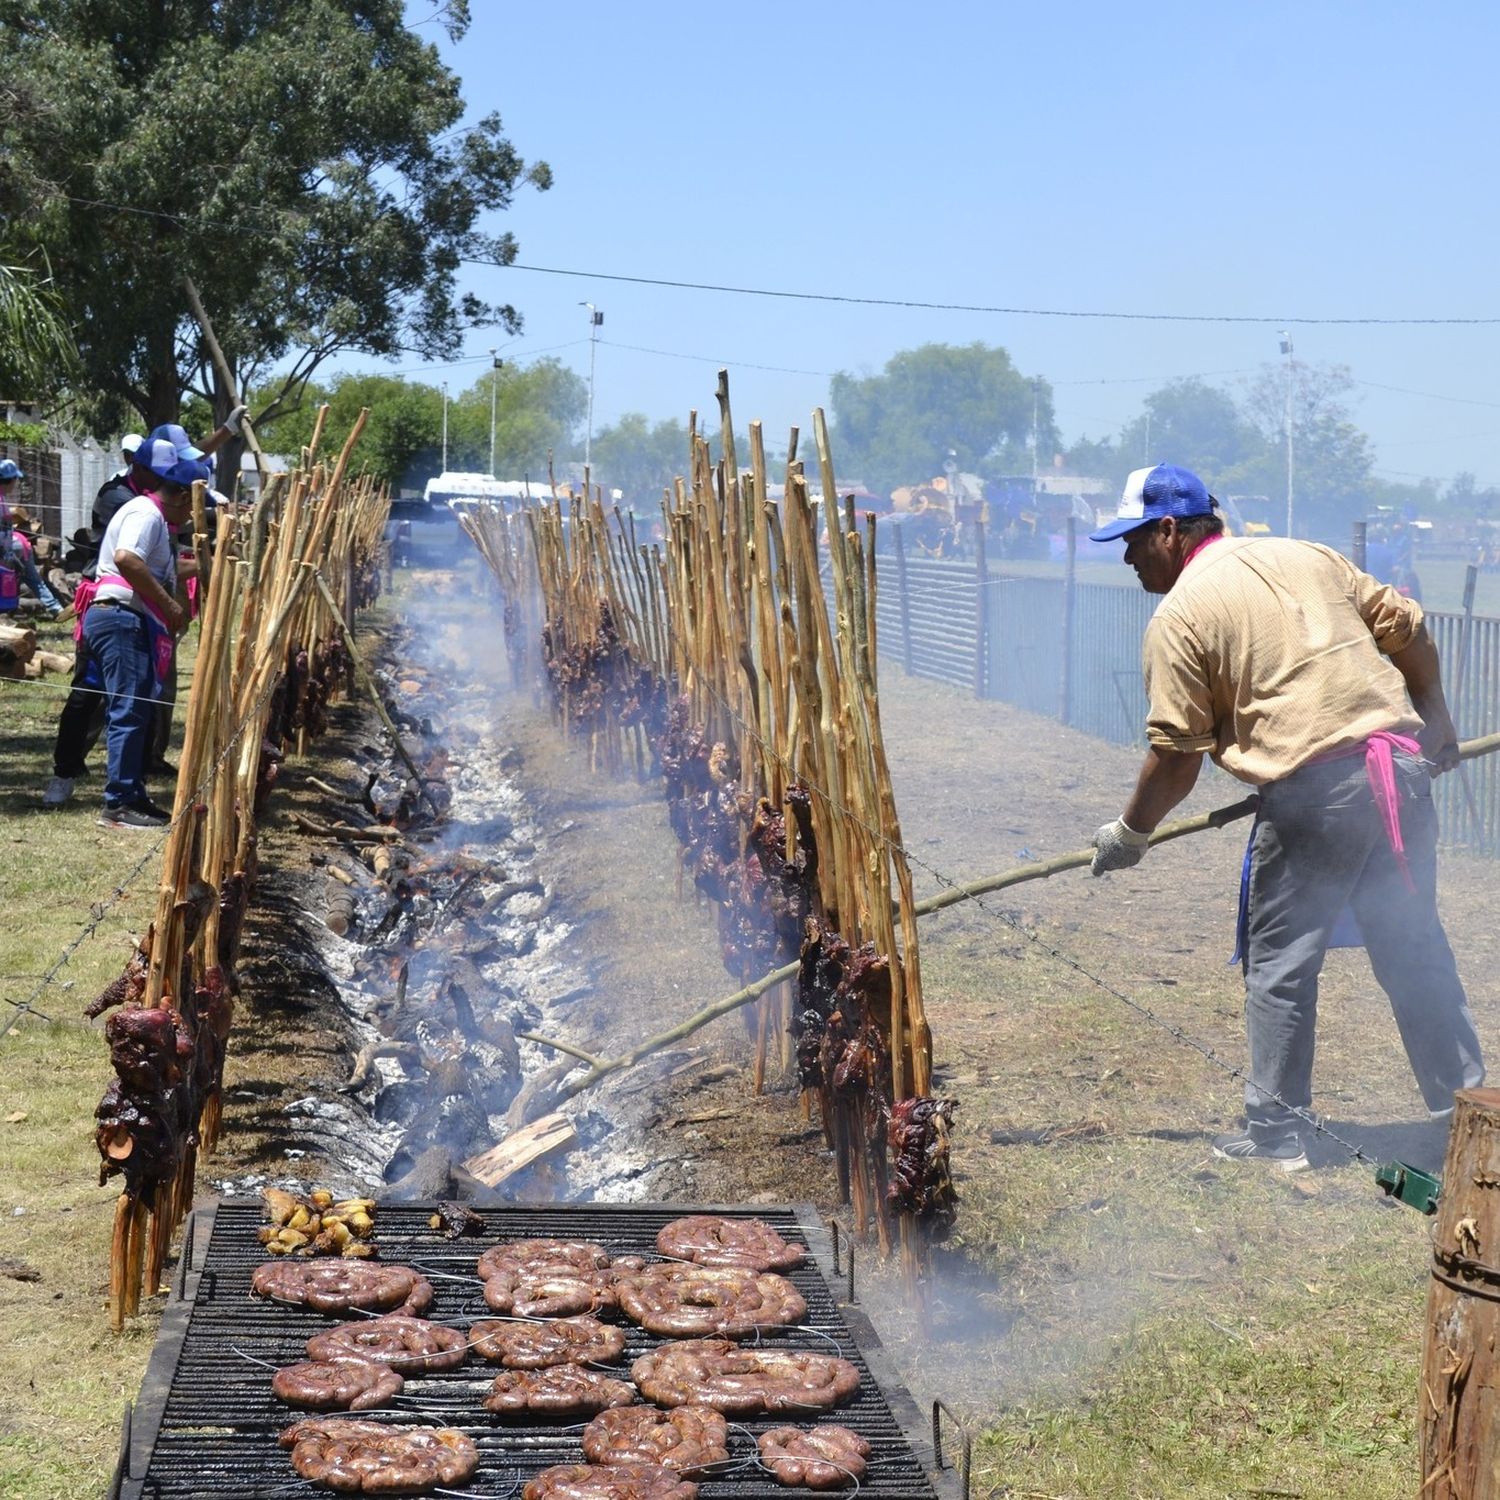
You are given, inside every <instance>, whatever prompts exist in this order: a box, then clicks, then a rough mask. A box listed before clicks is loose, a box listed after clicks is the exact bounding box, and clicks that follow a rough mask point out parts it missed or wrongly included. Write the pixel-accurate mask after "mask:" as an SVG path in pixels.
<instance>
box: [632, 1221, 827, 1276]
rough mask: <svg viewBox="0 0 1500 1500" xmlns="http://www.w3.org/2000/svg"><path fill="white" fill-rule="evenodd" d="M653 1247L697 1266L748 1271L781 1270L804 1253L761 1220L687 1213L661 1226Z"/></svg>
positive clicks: (792, 1264)
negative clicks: (681, 1217) (684, 1216)
mask: <svg viewBox="0 0 1500 1500" xmlns="http://www.w3.org/2000/svg"><path fill="white" fill-rule="evenodd" d="M656 1248H657V1249H658V1250H660V1251H661V1253H662V1254H663V1255H670V1256H673V1257H674V1258H675V1259H677V1260H690V1261H692V1262H694V1263H695V1264H697V1265H700V1266H738V1267H743V1268H747V1269H749V1270H752V1271H785V1270H788V1269H790V1268H791V1267H792V1266H798V1265H801V1264H802V1260H803V1257H804V1255H805V1254H806V1252H805V1251H804V1250H803V1248H802V1246H801V1245H789V1244H788V1243H787V1242H786V1241H785V1240H784V1239H782V1237H781V1236H780V1235H779V1234H778V1233H777V1232H776V1230H775V1229H773V1228H772V1227H771V1225H769V1224H767V1223H766V1221H765V1220H764V1219H730V1218H721V1217H719V1216H716V1215H714V1214H689V1215H688V1216H687V1217H686V1218H684V1219H673V1220H672V1222H671V1223H670V1224H666V1225H663V1226H662V1228H661V1229H660V1230H659V1231H658V1233H657V1236H656Z"/></svg>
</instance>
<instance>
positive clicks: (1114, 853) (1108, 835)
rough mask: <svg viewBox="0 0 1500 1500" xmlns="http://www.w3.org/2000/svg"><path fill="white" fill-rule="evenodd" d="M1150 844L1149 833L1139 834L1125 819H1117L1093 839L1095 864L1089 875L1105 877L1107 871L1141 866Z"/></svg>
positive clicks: (1106, 825)
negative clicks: (1142, 858)
mask: <svg viewBox="0 0 1500 1500" xmlns="http://www.w3.org/2000/svg"><path fill="white" fill-rule="evenodd" d="M1150 843H1151V835H1150V834H1149V833H1137V832H1136V831H1135V829H1133V828H1132V827H1131V826H1130V824H1129V823H1127V822H1126V821H1125V819H1124V818H1116V819H1115V820H1114V822H1113V823H1106V824H1105V825H1104V827H1103V828H1101V829H1100V830H1099V831H1098V832H1097V833H1096V834H1095V835H1094V837H1093V845H1094V851H1095V852H1094V862H1093V864H1091V865H1090V866H1089V873H1090V874H1091V875H1103V874H1104V873H1105V871H1106V870H1128V869H1130V868H1131V867H1132V866H1134V865H1138V864H1140V862H1141V856H1142V855H1144V854H1145V852H1146V850H1147V848H1148V846H1149V845H1150Z"/></svg>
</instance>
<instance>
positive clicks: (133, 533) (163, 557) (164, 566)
mask: <svg viewBox="0 0 1500 1500" xmlns="http://www.w3.org/2000/svg"><path fill="white" fill-rule="evenodd" d="M117 552H133V553H134V554H135V555H136V556H137V557H138V558H140V559H141V561H142V562H144V563H145V564H146V566H147V567H148V568H149V569H150V570H151V576H152V577H153V578H154V579H155V580H156V581H157V582H158V583H159V584H160V585H161V586H162V587H163V588H164V589H165V590H166V591H167V592H168V593H169V594H170V593H172V592H173V591H174V590H175V589H176V587H177V556H176V549H175V548H174V547H173V544H172V529H171V527H169V526H168V525H167V523H166V520H165V518H164V517H163V516H162V513H161V511H159V510H158V509H157V508H156V502H155V501H154V500H153V499H152V498H151V497H150V496H149V495H138V496H137V497H136V498H135V499H134V500H131V501H129V502H128V503H126V504H125V505H122V506H121V507H120V508H119V510H117V511H116V512H115V513H114V516H113V517H112V518H111V520H110V523H109V525H108V526H107V527H105V530H104V540H103V541H102V542H100V543H99V576H100V578H103V577H104V576H105V575H106V574H109V573H114V574H118V573H119V569H118V568H117V567H116V566H115V554H116V553H117ZM94 597H95V598H96V599H118V600H119V601H120V602H121V603H122V604H128V605H129V606H130V607H131V608H132V609H139V608H140V607H141V606H140V602H139V601H138V600H137V599H136V596H135V590H134V589H133V588H131V587H130V586H129V585H128V584H126V585H121V584H118V583H101V584H100V585H99V592H98V593H97V594H95V596H94Z"/></svg>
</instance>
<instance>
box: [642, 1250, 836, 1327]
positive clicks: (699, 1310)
mask: <svg viewBox="0 0 1500 1500" xmlns="http://www.w3.org/2000/svg"><path fill="white" fill-rule="evenodd" d="M616 1295H617V1296H618V1297H619V1302H620V1308H621V1310H622V1311H623V1312H624V1313H625V1315H626V1317H628V1318H629V1319H630V1320H631V1321H632V1322H635V1323H639V1324H640V1325H641V1327H642V1328H644V1329H646V1330H647V1332H649V1333H663V1334H667V1335H669V1336H670V1337H673V1338H692V1337H695V1336H699V1335H704V1334H724V1335H727V1336H729V1337H731V1338H735V1337H741V1336H743V1335H745V1334H748V1333H753V1332H754V1331H755V1330H756V1329H758V1328H781V1327H785V1326H786V1325H788V1324H792V1323H800V1322H801V1321H802V1319H803V1318H805V1317H806V1316H807V1303H806V1302H805V1301H804V1300H803V1297H802V1294H801V1292H799V1291H798V1290H797V1289H796V1287H794V1286H793V1285H792V1284H791V1282H790V1281H788V1280H787V1279H786V1277H784V1276H777V1275H776V1274H775V1273H774V1272H771V1271H749V1270H743V1269H737V1268H735V1267H731V1266H693V1265H658V1266H647V1267H646V1269H645V1270H644V1271H637V1272H634V1273H633V1274H631V1275H628V1276H622V1277H621V1278H620V1282H619V1286H618V1288H617V1291H616Z"/></svg>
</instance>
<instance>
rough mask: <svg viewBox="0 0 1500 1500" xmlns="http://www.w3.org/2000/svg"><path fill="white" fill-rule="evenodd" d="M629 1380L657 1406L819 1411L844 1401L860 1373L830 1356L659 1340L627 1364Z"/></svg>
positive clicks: (714, 1341)
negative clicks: (634, 1360)
mask: <svg viewBox="0 0 1500 1500" xmlns="http://www.w3.org/2000/svg"><path fill="white" fill-rule="evenodd" d="M630 1378H631V1379H632V1380H634V1381H635V1383H636V1384H637V1385H638V1386H639V1387H640V1389H641V1391H642V1393H643V1394H644V1395H645V1396H646V1397H647V1398H648V1399H649V1400H652V1401H655V1402H656V1403H657V1405H659V1406H688V1405H700V1406H712V1407H714V1408H715V1409H716V1410H718V1411H723V1412H735V1413H745V1414H749V1413H754V1412H762V1411H798V1410H803V1411H821V1410H826V1409H827V1408H828V1407H831V1406H838V1405H840V1404H841V1403H842V1402H845V1401H847V1400H849V1398H850V1397H851V1396H853V1395H854V1393H855V1392H856V1391H857V1390H858V1389H859V1371H858V1370H857V1369H856V1368H855V1367H854V1366H853V1365H852V1364H850V1363H849V1361H848V1360H847V1359H842V1358H840V1357H839V1356H837V1355H833V1354H814V1353H812V1352H810V1351H808V1350H805V1349H765V1348H754V1349H744V1348H741V1347H740V1346H739V1345H738V1344H733V1343H730V1341H729V1340H728V1339H690V1340H687V1341H684V1342H681V1343H674V1344H664V1345H662V1347H661V1348H660V1349H653V1350H652V1351H651V1352H650V1353H649V1354H643V1355H642V1356H641V1357H640V1358H639V1359H638V1360H636V1362H635V1363H634V1364H633V1365H632V1366H631V1367H630Z"/></svg>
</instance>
